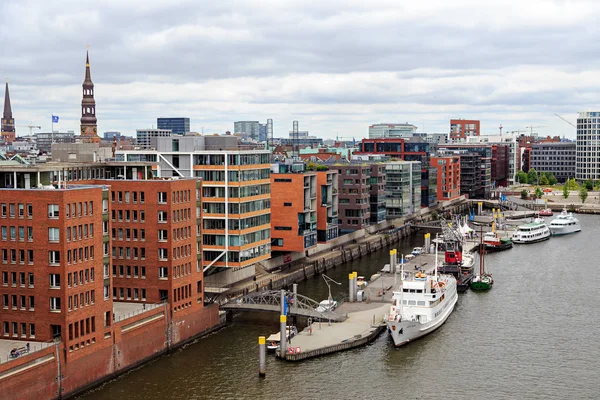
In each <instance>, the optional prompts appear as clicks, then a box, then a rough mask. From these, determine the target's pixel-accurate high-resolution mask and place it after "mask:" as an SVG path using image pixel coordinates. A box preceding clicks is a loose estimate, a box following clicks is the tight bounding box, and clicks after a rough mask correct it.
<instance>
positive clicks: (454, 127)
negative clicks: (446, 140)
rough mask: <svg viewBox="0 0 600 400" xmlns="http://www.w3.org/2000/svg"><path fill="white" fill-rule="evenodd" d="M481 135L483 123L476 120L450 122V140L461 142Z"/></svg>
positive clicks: (454, 120)
mask: <svg viewBox="0 0 600 400" xmlns="http://www.w3.org/2000/svg"><path fill="white" fill-rule="evenodd" d="M479 135H481V123H480V121H478V120H474V119H451V120H450V139H451V140H452V141H460V140H464V139H466V138H467V137H468V136H479Z"/></svg>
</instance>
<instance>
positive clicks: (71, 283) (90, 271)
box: [59, 268, 95, 287]
mask: <svg viewBox="0 0 600 400" xmlns="http://www.w3.org/2000/svg"><path fill="white" fill-rule="evenodd" d="M94 280H95V276H94V268H86V269H82V270H80V271H75V272H72V273H71V272H69V273H67V286H68V287H77V286H78V285H79V286H81V285H83V284H86V283H89V282H94ZM59 286H60V275H59Z"/></svg>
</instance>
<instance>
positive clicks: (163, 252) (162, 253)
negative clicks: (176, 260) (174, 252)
mask: <svg viewBox="0 0 600 400" xmlns="http://www.w3.org/2000/svg"><path fill="white" fill-rule="evenodd" d="M158 258H159V260H167V259H168V258H169V250H167V249H158Z"/></svg>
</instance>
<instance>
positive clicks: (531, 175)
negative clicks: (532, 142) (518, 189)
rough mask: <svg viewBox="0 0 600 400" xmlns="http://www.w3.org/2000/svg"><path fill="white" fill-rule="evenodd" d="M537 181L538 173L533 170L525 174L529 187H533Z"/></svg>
mask: <svg viewBox="0 0 600 400" xmlns="http://www.w3.org/2000/svg"><path fill="white" fill-rule="evenodd" d="M537 180H538V173H537V171H536V170H535V168H530V169H529V172H527V182H529V184H530V185H534V184H536V183H537Z"/></svg>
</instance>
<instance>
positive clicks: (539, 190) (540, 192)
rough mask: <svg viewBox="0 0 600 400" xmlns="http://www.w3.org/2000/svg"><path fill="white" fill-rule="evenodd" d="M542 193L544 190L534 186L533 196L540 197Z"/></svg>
mask: <svg viewBox="0 0 600 400" xmlns="http://www.w3.org/2000/svg"><path fill="white" fill-rule="evenodd" d="M543 195H544V191H543V190H542V189H541V188H539V187H536V188H535V198H536V199H541V198H542V196H543Z"/></svg>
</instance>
